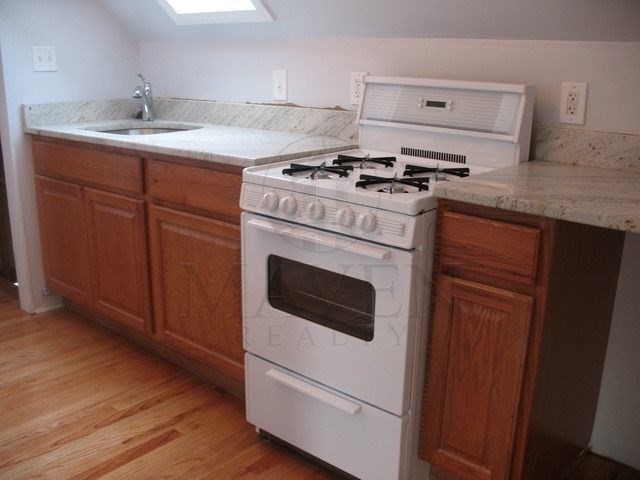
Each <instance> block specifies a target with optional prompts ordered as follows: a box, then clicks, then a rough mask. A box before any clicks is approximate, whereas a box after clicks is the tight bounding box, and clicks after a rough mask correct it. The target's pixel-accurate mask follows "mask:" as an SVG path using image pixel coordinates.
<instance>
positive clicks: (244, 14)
mask: <svg viewBox="0 0 640 480" xmlns="http://www.w3.org/2000/svg"><path fill="white" fill-rule="evenodd" d="M157 2H158V4H160V6H161V7H162V8H163V9H164V11H165V12H167V15H169V16H170V17H171V19H172V20H173V21H174V22H175V24H176V25H206V24H215V23H265V22H273V20H274V18H273V15H272V14H271V12H269V10H267V8H266V7H265V6H264V4H263V3H262V0H251V2H252V3H253V5H254V7H255V8H256V9H255V10H252V11H238V12H212V13H188V14H178V13H176V11H175V10H174V9H173V7H171V5H170V4H169V2H167V0H157Z"/></svg>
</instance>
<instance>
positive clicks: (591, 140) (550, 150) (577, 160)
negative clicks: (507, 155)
mask: <svg viewBox="0 0 640 480" xmlns="http://www.w3.org/2000/svg"><path fill="white" fill-rule="evenodd" d="M535 139H536V140H535V145H534V155H535V158H536V160H544V161H548V162H557V163H562V164H565V165H582V166H585V167H602V168H615V169H618V170H629V171H632V172H638V173H640V135H625V134H618V133H606V132H593V131H589V130H578V129H572V128H558V127H541V126H538V127H536V134H535Z"/></svg>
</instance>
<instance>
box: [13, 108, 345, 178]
mask: <svg viewBox="0 0 640 480" xmlns="http://www.w3.org/2000/svg"><path fill="white" fill-rule="evenodd" d="M139 106H140V102H139V100H134V99H120V100H98V101H89V102H70V103H53V104H41V105H25V106H24V108H23V113H24V122H25V132H26V133H30V134H34V135H44V136H49V137H54V138H60V139H66V140H75V141H81V142H83V141H84V142H91V143H95V144H98V145H107V146H113V147H122V148H129V149H132V150H138V151H141V152H152V153H160V154H167V155H175V156H181V157H186V158H190V159H194V160H200V161H206V162H215V163H224V164H228V165H234V166H239V167H248V166H253V165H260V164H264V163H272V162H276V161H284V160H290V159H295V158H300V157H305V156H311V155H319V154H322V153H331V152H334V151H339V150H344V149H349V148H352V147H355V146H356V145H357V126H356V124H355V116H356V113H355V112H350V111H341V110H328V109H316V108H300V107H287V106H277V105H253V104H240V103H219V102H208V101H192V100H176V99H162V98H158V99H156V101H155V111H156V118H157V120H155V121H153V122H142V121H141V120H133V116H134V114H135V112H136V110H137V109H138V108H139ZM148 127H165V128H181V127H182V128H184V127H192V128H194V129H193V130H189V131H184V132H172V133H166V134H157V135H145V136H122V135H114V134H109V133H104V132H101V131H95V130H109V129H119V128H148Z"/></svg>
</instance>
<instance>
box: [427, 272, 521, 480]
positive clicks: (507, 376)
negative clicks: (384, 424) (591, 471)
mask: <svg viewBox="0 0 640 480" xmlns="http://www.w3.org/2000/svg"><path fill="white" fill-rule="evenodd" d="M532 309H533V299H532V298H531V297H527V296H523V295H519V294H516V293H512V292H509V291H506V290H500V289H497V288H492V287H487V286H484V285H481V284H478V283H473V282H469V281H464V280H458V279H454V278H451V277H447V276H440V277H439V278H438V288H437V299H436V303H435V312H434V315H433V319H432V321H433V325H432V338H431V341H430V343H431V350H430V355H429V362H430V363H429V365H428V372H429V373H428V379H427V382H428V383H427V386H426V395H425V402H424V405H423V423H422V445H421V457H422V458H424V459H425V460H427V461H429V462H431V463H433V464H434V465H437V466H438V467H441V468H443V469H444V470H446V471H448V472H450V473H453V474H455V475H458V476H459V477H460V478H464V479H487V480H488V479H491V480H503V479H504V480H506V479H508V478H509V469H510V465H511V453H512V445H513V439H514V433H515V420H516V416H517V412H518V405H519V398H520V391H521V384H522V376H523V370H524V366H525V357H526V350H527V340H528V333H529V325H530V322H531V316H532Z"/></svg>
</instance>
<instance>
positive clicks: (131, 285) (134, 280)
mask: <svg viewBox="0 0 640 480" xmlns="http://www.w3.org/2000/svg"><path fill="white" fill-rule="evenodd" d="M85 199H86V206H87V218H88V225H89V228H88V232H89V252H90V255H91V270H92V272H93V273H94V274H93V290H94V308H95V309H96V310H98V311H99V312H101V313H103V314H105V315H107V316H108V317H109V318H112V319H113V320H116V321H118V322H120V323H122V324H124V325H126V326H129V327H131V328H134V329H136V330H139V331H142V332H145V331H146V332H149V333H151V325H150V322H149V320H150V316H151V308H150V295H149V274H148V270H149V265H148V256H147V238H146V222H145V209H144V202H143V201H142V200H136V199H133V198H127V197H123V196H121V195H115V194H112V193H106V192H101V191H97V190H90V189H86V190H85Z"/></svg>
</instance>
